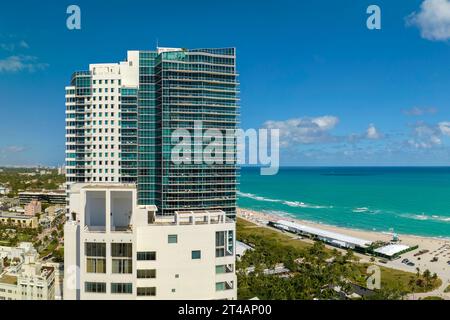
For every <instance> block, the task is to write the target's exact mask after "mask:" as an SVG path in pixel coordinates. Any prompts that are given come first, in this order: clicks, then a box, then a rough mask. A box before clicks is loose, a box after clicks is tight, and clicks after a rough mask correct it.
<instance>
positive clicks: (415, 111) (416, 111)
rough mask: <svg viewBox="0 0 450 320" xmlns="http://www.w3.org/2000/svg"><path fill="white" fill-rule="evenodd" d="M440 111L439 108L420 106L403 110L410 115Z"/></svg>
mask: <svg viewBox="0 0 450 320" xmlns="http://www.w3.org/2000/svg"><path fill="white" fill-rule="evenodd" d="M437 112H438V109H437V108H434V107H429V108H419V107H413V108H411V109H405V110H403V113H404V114H406V115H408V116H422V115H424V114H435V113H437Z"/></svg>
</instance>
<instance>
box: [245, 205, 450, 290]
mask: <svg viewBox="0 0 450 320" xmlns="http://www.w3.org/2000/svg"><path fill="white" fill-rule="evenodd" d="M237 216H238V217H240V218H243V219H245V220H248V221H250V222H253V223H255V224H257V225H260V226H265V224H266V222H268V221H276V220H288V221H291V222H296V223H299V224H302V225H306V226H311V227H315V228H319V229H322V230H327V231H332V232H335V233H340V234H344V235H347V236H353V237H357V238H360V239H365V240H370V241H384V242H390V241H391V240H392V235H393V234H392V233H388V232H381V231H368V230H361V229H351V228H346V227H338V226H332V225H327V224H321V223H316V222H311V221H307V220H302V219H298V218H294V217H292V216H281V215H276V214H275V213H266V212H261V211H256V210H252V209H245V208H240V207H238V209H237ZM397 235H398V238H399V240H400V243H402V244H405V245H408V246H415V245H417V246H418V249H415V250H412V251H409V252H406V253H404V254H402V255H401V256H400V257H399V258H397V259H393V260H388V261H386V262H385V263H380V259H377V260H378V261H376V262H375V263H376V264H377V265H379V266H384V267H388V268H393V269H397V270H402V271H407V272H412V273H415V272H417V268H419V269H420V270H421V272H423V271H425V270H426V269H428V270H430V272H431V273H436V274H437V275H438V276H439V278H440V279H441V280H442V286H441V287H440V288H439V289H437V290H435V292H434V293H435V294H436V295H439V296H441V297H444V298H446V299H450V292H448V293H444V290H445V288H446V287H447V286H450V239H447V238H432V237H423V236H416V235H406V234H397ZM299 241H301V240H299ZM420 250H427V252H426V253H423V254H421V255H419V256H415V254H417V253H418V252H419V251H420ZM358 256H359V257H360V258H361V261H365V262H370V256H367V255H363V254H358ZM435 257H437V258H438V260H437V261H433V260H434V258H435ZM403 259H408V260H409V261H410V262H413V263H414V266H408V265H406V264H405V263H402V260H403Z"/></svg>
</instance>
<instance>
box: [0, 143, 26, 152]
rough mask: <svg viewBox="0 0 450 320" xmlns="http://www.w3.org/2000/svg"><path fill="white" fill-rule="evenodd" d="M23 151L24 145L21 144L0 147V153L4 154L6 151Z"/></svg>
mask: <svg viewBox="0 0 450 320" xmlns="http://www.w3.org/2000/svg"><path fill="white" fill-rule="evenodd" d="M22 151H25V147H23V146H16V145H11V146H6V147H4V148H1V149H0V153H3V154H6V153H19V152H22Z"/></svg>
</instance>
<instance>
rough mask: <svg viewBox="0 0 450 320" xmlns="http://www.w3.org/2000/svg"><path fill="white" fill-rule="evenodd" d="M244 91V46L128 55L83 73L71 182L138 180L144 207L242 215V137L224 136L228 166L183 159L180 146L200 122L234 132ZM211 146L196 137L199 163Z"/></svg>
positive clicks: (72, 110) (74, 92) (71, 146)
mask: <svg viewBox="0 0 450 320" xmlns="http://www.w3.org/2000/svg"><path fill="white" fill-rule="evenodd" d="M238 90H239V86H238V81H237V71H236V53H235V49H234V48H221V49H181V48H157V50H155V51H128V58H127V61H124V62H120V63H106V64H105V63H102V64H91V65H90V66H89V71H81V72H75V73H74V74H73V76H72V80H71V84H70V86H67V87H66V166H67V183H68V187H69V188H70V185H71V184H72V183H77V182H78V183H80V182H81V183H110V182H113V183H114V182H117V183H119V182H121V183H135V184H136V185H137V197H138V203H139V204H143V205H156V206H157V208H158V214H161V215H171V214H173V213H174V212H175V211H186V210H223V211H225V212H226V213H227V214H228V215H229V216H234V215H235V211H236V187H237V183H238V175H237V167H236V148H235V140H232V141H230V140H225V139H224V145H223V147H224V151H225V152H224V157H226V159H227V161H222V163H213V164H211V163H206V162H204V161H198V162H197V161H191V163H181V164H180V163H175V162H174V161H173V159H172V150H173V148H174V146H175V145H177V143H178V142H179V141H177V140H176V139H173V132H174V131H175V130H177V129H184V130H187V131H189V132H191V133H193V132H194V129H195V128H198V127H199V126H200V127H201V130H202V132H204V131H206V130H208V129H213V130H215V131H216V132H220V133H222V135H223V136H224V137H225V136H226V134H229V133H230V132H232V131H233V130H235V129H237V126H238V117H239V102H238V101H239V97H238ZM199 144H200V146H199ZM207 144H208V141H207V139H206V140H202V141H200V143H199V142H198V140H196V139H192V145H191V149H192V151H193V154H192V160H193V159H199V158H196V157H201V155H200V154H199V153H200V151H201V150H203V148H204V147H205V146H206V145H207ZM227 144H228V145H227ZM229 159H233V161H228V160H229Z"/></svg>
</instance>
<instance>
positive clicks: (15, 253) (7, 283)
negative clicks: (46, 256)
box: [0, 242, 55, 300]
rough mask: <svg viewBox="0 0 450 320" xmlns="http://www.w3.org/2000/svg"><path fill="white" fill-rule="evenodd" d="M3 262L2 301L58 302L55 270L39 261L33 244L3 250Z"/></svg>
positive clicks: (0, 265) (0, 266)
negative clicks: (56, 298)
mask: <svg viewBox="0 0 450 320" xmlns="http://www.w3.org/2000/svg"><path fill="white" fill-rule="evenodd" d="M0 258H1V261H0V300H54V299H55V272H54V270H55V269H54V268H53V267H51V266H45V265H43V264H42V263H40V262H39V261H38V258H39V254H38V253H37V251H36V250H35V249H34V248H33V246H32V244H31V243H27V242H24V243H21V244H20V245H19V246H18V247H15V248H12V247H10V248H8V247H0ZM5 258H6V259H5ZM5 260H6V261H7V265H5V262H4V261H5Z"/></svg>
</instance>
